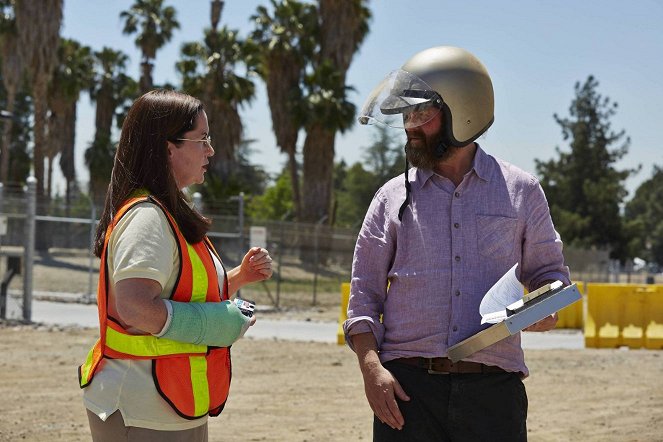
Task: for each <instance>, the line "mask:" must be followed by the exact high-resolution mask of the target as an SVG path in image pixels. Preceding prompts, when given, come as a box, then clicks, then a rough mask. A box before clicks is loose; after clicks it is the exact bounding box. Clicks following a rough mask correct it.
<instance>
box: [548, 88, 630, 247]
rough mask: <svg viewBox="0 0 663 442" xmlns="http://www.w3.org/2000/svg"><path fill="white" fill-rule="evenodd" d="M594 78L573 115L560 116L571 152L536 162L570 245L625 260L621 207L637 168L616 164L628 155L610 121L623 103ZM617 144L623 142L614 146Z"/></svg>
mask: <svg viewBox="0 0 663 442" xmlns="http://www.w3.org/2000/svg"><path fill="white" fill-rule="evenodd" d="M597 87H598V81H597V80H596V79H595V78H594V77H593V76H589V77H588V78H587V80H586V81H585V82H584V83H582V84H581V83H580V82H577V83H576V85H575V95H576V96H575V98H574V99H573V101H572V102H571V106H570V107H569V114H570V117H567V118H561V117H559V116H558V115H557V114H555V115H554V118H555V121H556V122H557V123H558V124H559V125H560V126H561V128H562V134H563V137H564V140H569V142H570V143H569V147H570V152H562V151H561V150H560V149H559V147H558V148H557V149H556V152H557V154H558V155H559V159H558V160H549V161H539V160H537V161H536V170H537V172H538V174H539V177H540V180H541V185H542V186H543V189H544V190H545V192H546V196H547V198H548V201H549V203H550V209H551V214H552V217H553V220H554V222H555V226H556V228H557V230H558V231H559V233H560V234H561V237H562V238H563V239H564V241H566V242H569V243H571V244H574V245H576V246H579V247H597V248H609V249H610V250H611V256H612V257H613V258H624V257H625V253H626V251H625V237H624V232H623V225H622V221H621V216H620V204H621V203H622V202H623V200H624V198H625V197H626V195H627V192H626V189H625V188H624V181H625V180H626V179H627V178H628V177H629V176H630V175H631V174H633V173H635V172H636V170H632V169H627V170H617V169H616V168H615V166H614V164H615V163H616V162H617V161H618V160H620V159H621V158H622V157H623V156H624V155H626V154H627V153H628V147H629V145H630V139H629V138H628V137H626V135H625V131H624V130H622V131H620V132H614V131H612V129H611V127H610V118H611V117H612V116H614V114H615V113H616V111H617V103H613V102H611V101H610V99H609V98H608V97H603V96H601V95H600V94H599V93H598V92H597ZM615 144H619V145H618V146H617V147H615V148H613V146H614V145H615Z"/></svg>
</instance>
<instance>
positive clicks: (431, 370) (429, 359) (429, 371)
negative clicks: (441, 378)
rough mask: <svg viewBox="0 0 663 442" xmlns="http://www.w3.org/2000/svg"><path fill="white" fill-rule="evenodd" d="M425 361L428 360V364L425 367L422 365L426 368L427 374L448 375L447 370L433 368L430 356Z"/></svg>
mask: <svg viewBox="0 0 663 442" xmlns="http://www.w3.org/2000/svg"><path fill="white" fill-rule="evenodd" d="M426 361H427V362H428V364H427V365H428V366H427V367H424V368H426V369H428V374H434V375H449V372H448V371H437V370H433V359H432V358H428V359H427V360H426Z"/></svg>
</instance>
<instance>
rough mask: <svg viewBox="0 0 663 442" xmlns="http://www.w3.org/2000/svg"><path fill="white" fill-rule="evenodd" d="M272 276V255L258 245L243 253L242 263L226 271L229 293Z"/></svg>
mask: <svg viewBox="0 0 663 442" xmlns="http://www.w3.org/2000/svg"><path fill="white" fill-rule="evenodd" d="M271 277H272V257H271V256H269V252H268V251H267V250H265V249H263V248H260V247H252V248H251V249H249V251H248V252H247V253H246V255H244V258H243V259H242V263H241V264H240V265H239V266H237V267H235V268H234V269H232V270H231V271H229V272H228V284H229V285H230V293H235V292H236V291H237V290H239V289H241V288H242V287H244V286H245V285H246V284H250V283H252V282H257V281H264V280H265V279H269V278H271Z"/></svg>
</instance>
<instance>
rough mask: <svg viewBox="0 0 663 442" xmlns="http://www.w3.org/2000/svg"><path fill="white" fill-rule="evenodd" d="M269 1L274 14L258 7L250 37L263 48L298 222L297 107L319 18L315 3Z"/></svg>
mask: <svg viewBox="0 0 663 442" xmlns="http://www.w3.org/2000/svg"><path fill="white" fill-rule="evenodd" d="M270 2H271V5H272V10H273V15H270V13H269V11H268V10H267V8H265V7H264V6H259V7H258V9H257V11H256V14H255V15H253V16H252V17H251V20H253V22H254V23H255V30H254V31H253V32H252V33H251V38H252V39H253V40H254V41H255V43H256V44H257V47H258V48H260V58H259V66H258V73H259V74H260V76H261V77H262V79H263V80H264V81H265V83H266V85H267V97H268V100H269V108H270V110H271V114H272V129H273V131H274V134H275V136H276V143H277V144H278V146H279V148H280V149H281V152H283V153H285V154H287V155H288V170H289V173H290V183H291V186H292V203H293V210H294V217H295V219H299V217H300V214H301V196H300V186H299V170H298V165H297V136H298V133H299V130H300V129H301V127H302V122H301V121H300V119H299V118H297V113H296V108H297V107H298V106H300V102H301V100H302V99H303V98H302V89H301V83H302V80H303V77H304V72H305V68H306V65H307V63H308V62H309V61H310V59H311V58H312V57H313V52H314V50H315V47H316V35H317V33H318V22H317V20H318V18H317V17H318V15H317V10H316V8H315V6H313V5H312V4H308V3H301V2H298V1H290V0H282V1H280V2H278V3H277V2H276V0H270Z"/></svg>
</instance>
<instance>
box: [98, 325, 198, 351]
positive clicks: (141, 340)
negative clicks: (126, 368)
mask: <svg viewBox="0 0 663 442" xmlns="http://www.w3.org/2000/svg"><path fill="white" fill-rule="evenodd" d="M106 346H107V347H108V348H110V349H111V350H115V351H118V352H120V353H125V354H128V355H133V356H146V357H157V356H169V355H176V354H180V353H202V354H205V353H207V346H206V345H196V344H186V343H184V342H178V341H173V340H171V339H164V338H155V337H154V336H136V335H126V334H124V333H120V332H118V331H115V330H113V329H112V328H111V327H106Z"/></svg>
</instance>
